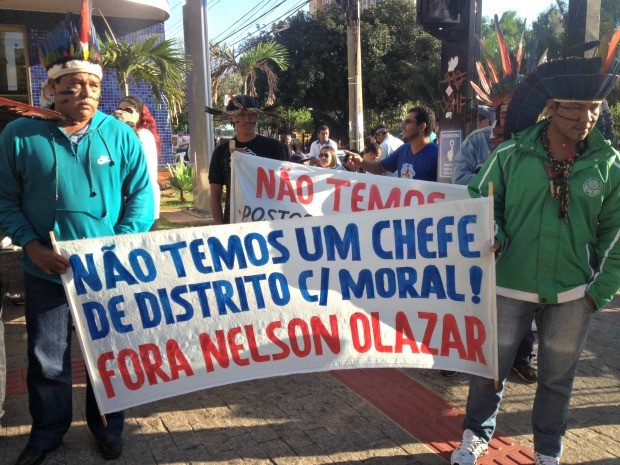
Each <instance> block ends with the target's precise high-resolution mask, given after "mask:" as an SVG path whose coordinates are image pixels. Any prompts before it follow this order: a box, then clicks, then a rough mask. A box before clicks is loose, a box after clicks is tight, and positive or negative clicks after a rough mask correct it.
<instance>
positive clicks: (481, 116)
mask: <svg viewBox="0 0 620 465" xmlns="http://www.w3.org/2000/svg"><path fill="white" fill-rule="evenodd" d="M493 123H495V111H494V110H493V109H492V108H490V107H487V106H486V105H478V129H482V128H486V127H487V126H492V125H493Z"/></svg>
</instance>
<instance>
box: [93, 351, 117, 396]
mask: <svg viewBox="0 0 620 465" xmlns="http://www.w3.org/2000/svg"><path fill="white" fill-rule="evenodd" d="M111 360H114V354H113V353H112V352H104V353H103V354H101V355H100V356H99V358H98V359H97V370H99V377H100V378H101V382H102V383H103V387H104V389H105V395H106V396H108V399H110V398H112V397H114V396H115V395H116V394H115V393H114V387H113V386H112V381H110V378H111V377H112V376H115V375H116V373H114V370H108V367H107V365H108V362H109V361H111Z"/></svg>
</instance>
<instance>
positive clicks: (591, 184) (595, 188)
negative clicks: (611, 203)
mask: <svg viewBox="0 0 620 465" xmlns="http://www.w3.org/2000/svg"><path fill="white" fill-rule="evenodd" d="M583 191H584V192H585V193H586V194H587V195H589V196H590V197H596V196H597V195H601V192H603V182H602V181H601V180H600V179H598V178H588V179H586V181H585V182H584V183H583Z"/></svg>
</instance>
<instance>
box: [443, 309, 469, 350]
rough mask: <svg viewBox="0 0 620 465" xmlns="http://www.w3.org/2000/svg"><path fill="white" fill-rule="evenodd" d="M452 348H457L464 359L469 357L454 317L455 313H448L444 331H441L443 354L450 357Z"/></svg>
mask: <svg viewBox="0 0 620 465" xmlns="http://www.w3.org/2000/svg"><path fill="white" fill-rule="evenodd" d="M450 349H456V350H457V352H458V353H459V358H461V359H462V360H466V359H467V352H466V351H465V347H464V346H463V340H462V339H461V333H459V326H458V325H457V323H456V318H454V315H452V314H450V313H446V314H445V315H444V317H443V331H442V333H441V355H442V356H444V357H448V356H449V355H450Z"/></svg>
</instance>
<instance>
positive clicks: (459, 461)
mask: <svg viewBox="0 0 620 465" xmlns="http://www.w3.org/2000/svg"><path fill="white" fill-rule="evenodd" d="M488 449H489V446H488V445H487V443H486V442H484V441H483V440H482V439H480V438H479V437H478V436H476V435H475V434H474V432H473V431H472V430H470V429H466V430H465V431H463V440H462V441H461V444H459V446H458V447H457V448H456V449H454V452H452V457H450V465H476V461H477V460H478V458H480V457H482V456H483V455H484V454H486V453H487V450H488Z"/></svg>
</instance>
